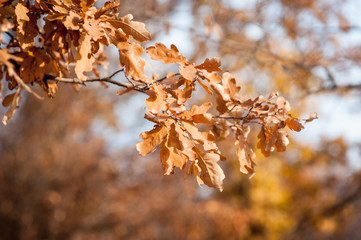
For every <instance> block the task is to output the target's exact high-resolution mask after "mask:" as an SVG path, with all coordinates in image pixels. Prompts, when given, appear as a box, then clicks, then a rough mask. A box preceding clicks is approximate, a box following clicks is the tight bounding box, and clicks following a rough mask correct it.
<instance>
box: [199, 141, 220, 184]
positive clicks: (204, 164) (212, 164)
mask: <svg viewBox="0 0 361 240" xmlns="http://www.w3.org/2000/svg"><path fill="white" fill-rule="evenodd" d="M194 151H195V152H196V153H197V159H198V161H197V163H195V165H197V166H199V168H197V171H200V173H199V177H200V178H201V179H202V181H203V183H204V184H206V185H207V186H209V187H215V188H218V189H219V190H220V191H223V179H224V178H225V176H224V173H223V170H222V168H221V167H220V166H219V165H218V162H219V160H220V156H219V155H218V154H216V153H210V152H205V151H203V150H201V149H199V148H196V147H195V148H194ZM195 174H196V173H195Z"/></svg>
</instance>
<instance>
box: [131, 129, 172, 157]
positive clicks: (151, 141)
mask: <svg viewBox="0 0 361 240" xmlns="http://www.w3.org/2000/svg"><path fill="white" fill-rule="evenodd" d="M168 132H169V128H167V127H166V126H164V125H155V126H154V128H153V129H152V130H151V131H148V132H143V133H142V134H140V138H141V139H143V142H140V143H137V145H136V147H137V150H138V152H139V154H140V155H142V156H145V155H147V154H149V153H151V152H153V151H154V150H155V147H156V146H158V145H159V144H161V143H162V142H163V140H164V139H165V137H166V136H167V134H168Z"/></svg>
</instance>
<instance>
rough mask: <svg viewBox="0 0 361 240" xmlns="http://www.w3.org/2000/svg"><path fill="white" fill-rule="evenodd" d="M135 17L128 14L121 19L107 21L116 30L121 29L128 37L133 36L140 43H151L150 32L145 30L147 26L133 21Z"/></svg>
mask: <svg viewBox="0 0 361 240" xmlns="http://www.w3.org/2000/svg"><path fill="white" fill-rule="evenodd" d="M132 19H133V15H132V14H128V15H126V16H124V17H122V18H120V19H109V20H107V22H108V23H110V24H111V25H112V26H113V27H115V28H121V29H122V30H123V32H124V33H125V34H126V35H127V36H129V35H130V36H132V37H133V38H134V39H135V40H137V41H139V42H144V41H149V40H151V39H152V38H151V37H150V32H149V31H148V29H146V28H145V24H144V23H142V22H137V21H132Z"/></svg>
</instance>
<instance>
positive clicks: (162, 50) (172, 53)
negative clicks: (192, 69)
mask: <svg viewBox="0 0 361 240" xmlns="http://www.w3.org/2000/svg"><path fill="white" fill-rule="evenodd" d="M147 53H148V54H149V56H150V57H151V58H152V59H154V60H159V61H163V62H164V63H165V64H168V63H179V64H183V65H185V64H187V63H188V60H187V59H186V58H185V57H184V56H183V55H181V54H180V53H179V51H178V49H177V47H176V46H174V45H173V44H172V45H171V46H170V49H168V48H167V47H166V46H165V45H164V44H162V43H156V44H155V47H149V48H147Z"/></svg>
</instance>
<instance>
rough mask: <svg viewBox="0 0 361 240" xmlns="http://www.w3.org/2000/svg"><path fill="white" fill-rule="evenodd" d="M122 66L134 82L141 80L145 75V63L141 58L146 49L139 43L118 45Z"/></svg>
mask: <svg viewBox="0 0 361 240" xmlns="http://www.w3.org/2000/svg"><path fill="white" fill-rule="evenodd" d="M117 48H118V49H119V62H120V66H124V67H125V74H126V75H127V76H131V77H132V78H133V79H134V80H139V79H141V78H142V77H143V75H144V66H145V61H144V59H143V58H141V57H140V55H142V53H143V51H144V49H143V48H142V46H140V45H139V44H138V43H128V42H121V43H118V45H117Z"/></svg>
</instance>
